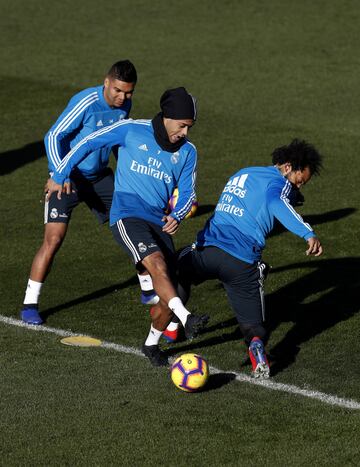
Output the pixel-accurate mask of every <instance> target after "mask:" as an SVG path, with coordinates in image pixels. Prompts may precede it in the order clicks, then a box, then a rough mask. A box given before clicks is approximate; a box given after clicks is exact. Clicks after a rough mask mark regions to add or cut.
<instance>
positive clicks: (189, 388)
mask: <svg viewBox="0 0 360 467" xmlns="http://www.w3.org/2000/svg"><path fill="white" fill-rule="evenodd" d="M208 378H209V367H208V364H207V362H206V360H204V359H203V358H202V357H201V356H200V355H197V354H193V353H186V354H183V355H181V356H180V357H178V358H177V359H176V360H175V361H174V363H173V364H172V366H171V379H172V381H173V383H174V384H175V386H176V387H177V388H179V389H181V390H182V391H186V392H195V391H197V390H198V389H200V388H202V387H203V386H204V385H205V383H206V381H207V380H208Z"/></svg>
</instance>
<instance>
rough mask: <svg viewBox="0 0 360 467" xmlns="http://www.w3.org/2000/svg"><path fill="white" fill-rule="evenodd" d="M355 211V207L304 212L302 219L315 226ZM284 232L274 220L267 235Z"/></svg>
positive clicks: (336, 219) (282, 227) (283, 228)
mask: <svg viewBox="0 0 360 467" xmlns="http://www.w3.org/2000/svg"><path fill="white" fill-rule="evenodd" d="M356 211H357V209H356V208H343V209H334V210H333V211H328V212H324V213H322V214H308V215H307V214H304V216H303V219H304V221H305V222H308V223H309V224H310V225H312V226H315V225H319V224H326V223H327V222H334V221H338V220H339V219H343V218H344V217H348V216H351V215H352V214H354V213H355V212H356ZM284 232H287V230H286V229H285V227H284V226H283V225H282V224H280V222H276V223H275V225H274V229H273V231H272V232H271V234H270V235H269V237H274V236H275V235H280V234H282V233H284Z"/></svg>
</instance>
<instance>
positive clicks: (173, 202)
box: [168, 188, 199, 219]
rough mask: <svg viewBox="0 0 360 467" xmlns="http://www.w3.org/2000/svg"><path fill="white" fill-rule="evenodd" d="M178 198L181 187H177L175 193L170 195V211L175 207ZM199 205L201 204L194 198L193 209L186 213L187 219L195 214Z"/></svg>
mask: <svg viewBox="0 0 360 467" xmlns="http://www.w3.org/2000/svg"><path fill="white" fill-rule="evenodd" d="M178 198H179V189H178V188H175V190H174V191H173V194H172V195H171V196H170V199H169V205H168V209H169V211H170V212H171V211H173V210H174V209H175V206H176V203H177V202H178ZM198 205H199V204H198V202H197V200H194V201H193V202H192V206H191V210H190V211H189V212H188V213H187V214H186V216H185V219H189V218H190V217H194V216H195V213H196V210H197V208H198Z"/></svg>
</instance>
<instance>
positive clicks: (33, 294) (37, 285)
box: [24, 279, 43, 305]
mask: <svg viewBox="0 0 360 467" xmlns="http://www.w3.org/2000/svg"><path fill="white" fill-rule="evenodd" d="M42 286H43V282H36V281H32V280H31V279H29V280H28V283H27V287H26V292H25V298H24V305H30V304H31V305H37V304H38V302H39V296H40V291H41V287H42Z"/></svg>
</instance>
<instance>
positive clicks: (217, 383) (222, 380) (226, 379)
mask: <svg viewBox="0 0 360 467" xmlns="http://www.w3.org/2000/svg"><path fill="white" fill-rule="evenodd" d="M235 378H236V375H234V373H215V374H211V375H210V376H209V379H208V381H207V383H206V386H205V387H204V389H203V390H202V391H201V392H208V391H214V390H215V389H219V388H221V387H222V386H225V385H226V384H229V383H231V382H232V381H234V379H235Z"/></svg>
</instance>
